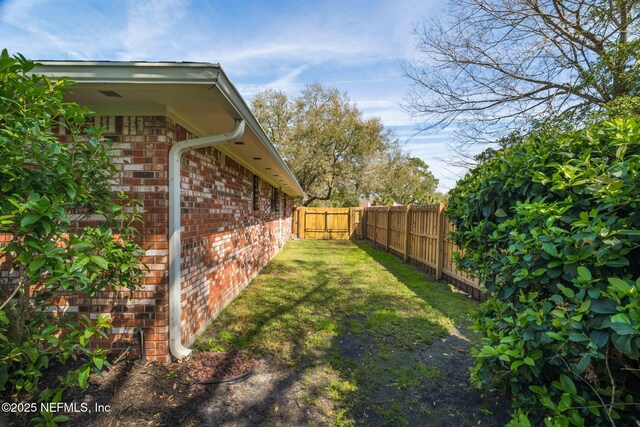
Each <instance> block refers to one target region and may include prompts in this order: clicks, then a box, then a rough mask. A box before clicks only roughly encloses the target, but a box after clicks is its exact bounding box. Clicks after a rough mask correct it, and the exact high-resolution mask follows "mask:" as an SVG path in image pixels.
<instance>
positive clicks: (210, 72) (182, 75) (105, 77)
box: [32, 61, 304, 197]
mask: <svg viewBox="0 0 640 427" xmlns="http://www.w3.org/2000/svg"><path fill="white" fill-rule="evenodd" d="M36 63H37V64H39V65H37V66H36V67H35V68H34V70H33V71H32V72H33V73H39V74H44V75H47V76H50V77H52V78H54V79H55V78H60V77H68V78H69V79H70V80H71V81H74V82H77V83H132V84H145V83H152V84H203V85H212V86H213V85H215V86H216V87H217V88H218V89H219V90H220V92H221V93H222V94H223V96H224V97H225V98H226V99H227V100H228V101H229V103H230V104H231V105H232V106H233V108H234V109H235V110H236V112H237V113H238V115H239V117H238V118H241V119H244V120H245V122H246V123H247V125H248V126H249V128H250V129H251V130H252V131H253V133H254V134H255V135H256V136H257V137H258V140H259V141H260V143H261V144H262V145H263V146H264V147H265V148H266V149H267V152H269V154H270V155H271V156H273V158H274V159H276V161H277V163H278V166H279V167H280V168H281V169H282V171H283V172H284V174H285V178H286V179H287V180H288V181H289V183H290V184H292V186H293V188H294V192H293V193H294V194H290V195H291V196H293V197H304V191H303V190H302V187H300V184H299V183H298V181H297V180H296V178H295V176H294V175H293V173H292V172H291V170H290V169H289V167H288V166H287V165H286V163H285V162H284V160H282V157H280V154H278V152H277V151H276V149H275V147H274V146H273V144H272V143H271V141H270V140H269V137H268V136H267V135H266V134H265V133H264V130H263V129H262V126H260V123H258V120H257V119H256V118H255V116H254V115H253V113H252V112H251V109H250V108H249V106H248V105H247V104H246V102H245V101H244V99H243V98H242V97H241V96H240V93H239V92H238V90H237V89H236V88H235V86H234V85H233V83H231V81H230V80H229V79H228V78H227V76H226V74H225V72H224V71H223V69H222V67H220V65H219V64H209V63H182V62H118V61H113V62H110V61H104V62H102V61H36ZM167 107H168V108H169V111H170V107H169V106H167ZM192 128H193V126H192ZM250 169H252V168H250Z"/></svg>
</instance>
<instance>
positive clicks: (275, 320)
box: [196, 240, 486, 425]
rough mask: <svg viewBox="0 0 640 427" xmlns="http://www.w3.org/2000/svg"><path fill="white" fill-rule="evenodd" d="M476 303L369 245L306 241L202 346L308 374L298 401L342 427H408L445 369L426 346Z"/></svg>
mask: <svg viewBox="0 0 640 427" xmlns="http://www.w3.org/2000/svg"><path fill="white" fill-rule="evenodd" d="M475 306H476V303H475V302H474V301H472V300H470V299H469V298H468V297H467V296H466V295H464V294H462V293H460V292H456V291H454V290H453V289H452V288H451V287H450V286H449V285H446V284H443V283H438V282H434V281H433V279H432V278H431V277H430V276H429V275H426V274H425V273H422V272H420V271H418V270H416V269H415V268H414V267H412V266H409V265H407V264H404V263H402V262H401V261H400V260H398V259H397V258H395V257H394V256H392V255H390V254H387V253H384V252H380V251H377V250H374V249H372V248H371V247H370V246H369V245H366V244H358V243H354V242H351V241H345V240H332V241H318V240H298V241H292V242H289V243H288V244H287V245H286V247H285V249H284V250H283V251H282V252H281V253H280V254H279V255H277V256H276V257H275V258H274V259H273V260H272V261H271V262H270V263H269V264H268V265H267V266H266V267H265V268H264V270H263V271H262V272H261V273H260V275H259V276H258V277H256V278H255V279H254V280H253V282H252V283H251V284H250V285H249V286H248V287H247V288H246V289H245V290H244V291H243V292H242V294H241V295H240V296H239V297H238V298H237V299H236V300H235V301H234V302H233V303H232V304H231V305H230V306H229V307H228V308H227V309H226V310H224V311H223V312H222V313H221V314H220V316H219V317H218V319H216V321H215V322H214V323H213V324H212V326H211V327H210V328H209V329H208V330H207V331H206V332H205V333H204V334H203V335H202V336H201V337H200V338H199V339H198V341H197V342H196V349H197V350H201V351H229V350H232V349H244V350H247V351H250V352H251V353H253V354H255V355H256V356H258V357H260V356H270V357H271V359H272V360H276V361H278V363H279V364H281V365H282V366H283V367H284V368H286V369H295V370H299V371H303V373H302V375H301V378H302V381H305V382H307V384H308V386H309V387H308V389H309V392H308V393H306V394H305V395H304V396H301V397H300V398H301V399H302V400H303V402H304V403H305V404H309V405H315V406H317V407H318V408H319V409H320V410H322V411H324V412H325V413H327V412H328V413H330V414H331V416H332V417H334V420H335V422H336V424H354V423H355V424H359V423H360V422H359V421H358V419H359V418H361V416H362V414H368V415H367V416H369V417H373V418H369V420H378V421H380V422H383V423H389V424H393V425H403V424H409V421H410V416H408V414H409V415H410V414H418V416H419V415H420V414H423V415H425V416H426V415H427V414H428V412H429V411H430V410H431V408H430V407H429V405H427V404H425V402H424V400H425V399H424V398H422V397H421V394H420V389H421V387H424V385H425V384H428V383H429V382H432V381H434V380H435V379H438V378H439V377H441V376H442V375H443V372H441V365H438V363H436V361H431V360H430V359H428V358H425V357H424V354H423V353H421V352H422V351H423V350H424V349H425V348H428V347H429V345H430V344H431V343H433V342H434V341H435V342H439V341H440V339H441V338H443V337H446V336H449V334H450V333H451V331H455V330H456V329H455V328H456V327H457V326H459V325H460V324H461V323H462V324H467V323H469V322H468V321H469V317H470V312H471V311H472V310H473V308H474V307H475ZM463 369H465V370H466V369H468V367H464V368H463ZM461 404H464V402H461ZM367 411H368V412H367ZM485 411H486V409H485Z"/></svg>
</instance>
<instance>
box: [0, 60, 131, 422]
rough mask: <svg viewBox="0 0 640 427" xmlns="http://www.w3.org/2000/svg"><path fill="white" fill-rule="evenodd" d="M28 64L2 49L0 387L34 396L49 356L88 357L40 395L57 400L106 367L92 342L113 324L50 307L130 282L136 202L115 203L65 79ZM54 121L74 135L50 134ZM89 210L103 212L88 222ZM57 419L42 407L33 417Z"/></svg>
mask: <svg viewBox="0 0 640 427" xmlns="http://www.w3.org/2000/svg"><path fill="white" fill-rule="evenodd" d="M33 67H34V64H33V63H32V62H30V61H28V60H26V59H25V58H24V57H22V56H16V57H10V56H9V54H8V53H7V51H6V50H5V51H3V52H2V54H1V55H0V159H2V161H1V163H0V236H1V235H3V236H5V237H6V238H8V239H10V240H9V241H8V243H7V244H6V245H4V246H3V247H0V260H1V261H2V270H3V274H2V276H0V285H1V286H0V341H1V346H0V392H3V395H5V396H7V395H9V394H11V393H18V394H20V393H23V396H28V395H29V394H33V393H35V392H36V391H37V389H38V381H39V379H40V377H41V376H42V372H43V371H44V370H45V369H46V368H47V367H48V366H49V364H50V363H51V362H53V361H58V362H61V363H65V362H67V361H68V360H69V359H70V358H72V359H76V358H77V357H78V355H84V356H85V357H84V358H83V360H84V361H85V362H84V363H82V364H81V365H79V366H77V367H76V368H75V369H72V370H70V371H69V372H67V373H66V374H65V375H63V376H61V377H60V378H59V381H60V382H59V386H58V387H55V388H53V389H50V390H45V391H44V392H42V393H41V394H40V396H39V399H40V400H41V401H48V402H51V401H54V402H55V401H60V399H61V393H62V391H63V390H64V389H65V388H67V387H71V386H74V385H80V386H84V385H85V384H86V382H87V378H88V377H89V374H90V372H91V371H92V370H93V371H100V369H101V368H102V367H103V366H104V365H105V353H104V352H101V351H97V350H91V349H90V348H89V341H90V339H91V337H92V336H94V335H95V334H102V335H104V329H105V328H107V327H109V323H108V321H107V319H105V318H102V317H99V318H98V319H97V321H93V320H90V319H89V318H87V317H81V318H79V317H78V316H73V315H71V314H64V313H63V312H60V311H57V310H52V307H55V306H56V304H59V302H60V301H61V299H62V300H64V299H65V298H69V297H73V296H75V295H79V294H81V295H86V296H89V297H91V296H92V295H94V294H95V293H96V292H100V291H104V290H109V289H111V287H124V288H126V289H129V290H133V289H135V287H136V286H137V284H138V282H139V279H140V277H141V276H142V273H143V271H142V268H143V266H142V265H141V264H140V262H139V258H140V257H141V256H142V255H143V251H142V250H141V248H140V247H139V246H138V245H137V244H135V243H134V242H133V240H132V239H133V237H134V235H135V233H136V229H135V228H133V227H132V222H133V221H134V220H137V219H139V213H138V205H137V204H136V203H133V202H131V201H126V200H124V195H123V194H120V200H119V202H118V203H117V202H115V201H114V194H113V191H112V189H111V184H112V179H113V177H114V176H115V175H116V173H117V170H116V169H115V168H114V166H113V165H112V164H111V162H110V161H109V158H108V150H107V147H106V146H105V143H104V141H102V140H101V139H100V133H99V131H98V130H96V129H94V128H91V127H90V126H87V123H86V121H85V120H86V117H87V111H86V110H85V109H83V108H80V107H79V106H78V105H76V104H72V103H65V102H63V96H64V93H65V92H64V88H65V86H67V85H68V84H69V82H68V81H65V80H60V81H57V82H51V81H50V80H49V79H47V78H46V77H44V76H39V75H34V76H29V75H28V74H27V73H28V72H29V71H30V70H32V69H33ZM62 119H64V120H62ZM60 123H64V126H66V128H67V130H68V131H69V133H70V134H71V136H72V139H73V141H72V142H65V143H62V142H60V141H59V140H58V139H57V138H56V136H55V135H54V134H53V133H52V132H51V129H52V128H55V127H56V126H58V125H60ZM91 215H99V216H101V217H102V218H103V219H102V220H101V221H100V222H99V223H93V225H91V226H85V225H86V224H87V219H88V217H89V216H91ZM81 222H84V223H81ZM9 273H10V274H9ZM63 419H64V417H62V416H57V417H53V415H52V414H50V413H46V412H45V413H43V414H42V418H40V419H39V420H37V421H39V422H40V423H46V422H51V421H53V422H54V423H55V422H56V421H61V420H63Z"/></svg>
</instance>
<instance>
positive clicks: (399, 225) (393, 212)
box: [293, 203, 485, 300]
mask: <svg viewBox="0 0 640 427" xmlns="http://www.w3.org/2000/svg"><path fill="white" fill-rule="evenodd" d="M445 207H446V205H445V204H444V203H440V204H437V205H428V206H393V207H385V206H382V207H368V208H298V209H297V210H296V212H295V214H294V217H293V232H294V233H295V234H296V235H297V236H298V237H299V238H301V239H348V238H360V239H366V240H370V241H372V242H373V244H374V246H377V247H381V248H384V250H386V251H387V252H391V253H393V254H395V255H397V256H399V257H401V258H403V259H404V261H405V262H410V263H412V264H415V265H418V266H421V267H423V268H425V269H426V270H428V271H429V272H430V273H432V274H433V275H434V276H435V277H436V279H438V280H440V279H442V280H445V281H446V282H448V283H451V284H453V285H454V286H456V287H457V288H459V289H461V290H463V291H465V292H467V293H468V294H470V295H471V296H472V297H473V298H475V299H479V300H483V299H485V295H484V293H483V292H482V291H481V290H480V286H479V284H478V282H477V281H476V280H474V279H473V278H471V277H469V275H468V274H466V273H465V272H463V271H460V270H458V269H457V268H456V265H455V262H454V259H453V254H454V252H458V251H459V249H458V248H457V246H456V245H454V244H453V242H451V241H450V240H449V232H450V231H452V230H453V225H452V224H451V223H450V222H449V221H448V220H447V218H446V217H445V215H444V210H445Z"/></svg>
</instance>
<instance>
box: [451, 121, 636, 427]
mask: <svg viewBox="0 0 640 427" xmlns="http://www.w3.org/2000/svg"><path fill="white" fill-rule="evenodd" d="M447 215H448V216H449V218H450V219H451V221H452V222H453V223H454V224H455V226H456V231H455V232H454V233H453V236H452V237H453V239H454V241H455V242H456V244H458V245H459V246H460V247H461V248H463V249H464V254H465V255H464V256H463V257H461V258H460V260H459V262H460V263H461V265H462V266H464V267H465V268H466V269H468V270H470V271H472V272H474V273H475V274H477V275H478V276H479V277H480V279H481V280H482V282H483V283H484V285H485V286H486V288H487V290H488V292H489V294H490V298H489V299H488V301H487V302H485V303H484V304H483V305H482V306H481V310H480V313H479V316H478V318H477V325H478V327H479V328H480V329H481V330H482V331H483V333H484V335H485V338H484V343H483V346H482V348H480V349H479V350H478V351H477V353H476V366H475V368H474V370H473V373H472V379H473V380H474V381H475V382H476V383H477V384H478V385H480V386H484V387H495V386H499V387H504V388H505V389H506V390H507V391H509V392H511V393H512V394H513V396H514V398H515V400H514V407H515V408H517V410H516V411H515V412H514V424H517V425H527V424H528V423H529V421H530V422H531V423H532V424H540V423H543V422H544V423H545V424H546V425H560V426H566V425H576V426H580V425H589V426H590V425H637V424H636V421H635V419H636V418H637V417H638V414H640V405H639V402H640V397H639V396H640V370H639V368H640V364H639V362H638V357H639V356H640V308H639V307H638V300H639V296H640V294H639V292H638V288H639V286H640V274H639V271H640V120H639V119H624V120H622V119H620V120H612V121H608V122H604V123H599V124H596V125H593V126H591V127H589V128H587V129H584V130H581V131H577V132H572V133H564V134H554V133H552V132H547V133H540V134H536V135H533V136H531V137H528V138H527V139H525V140H524V141H523V142H522V143H520V144H518V145H516V146H515V147H511V148H509V149H507V150H505V151H502V152H498V153H497V154H496V156H495V157H493V158H491V159H489V160H487V161H486V162H484V163H482V164H481V165H479V166H478V167H477V168H476V169H474V170H472V171H471V172H470V173H469V174H468V175H467V176H466V177H465V178H464V179H463V180H462V181H460V182H459V183H458V185H457V187H456V188H455V189H454V190H453V191H452V192H451V195H450V199H449V208H448V210H447Z"/></svg>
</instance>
